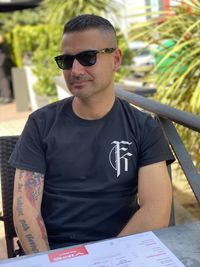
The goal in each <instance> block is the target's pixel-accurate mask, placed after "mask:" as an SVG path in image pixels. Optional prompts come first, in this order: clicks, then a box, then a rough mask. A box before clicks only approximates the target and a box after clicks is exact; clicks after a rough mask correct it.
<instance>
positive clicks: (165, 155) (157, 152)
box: [139, 116, 175, 167]
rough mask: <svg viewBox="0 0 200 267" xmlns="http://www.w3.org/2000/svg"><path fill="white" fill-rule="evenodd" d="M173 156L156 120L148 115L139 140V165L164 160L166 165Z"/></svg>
mask: <svg viewBox="0 0 200 267" xmlns="http://www.w3.org/2000/svg"><path fill="white" fill-rule="evenodd" d="M174 160H175V159H174V156H173V154H172V151H171V149H170V148H169V145H168V142H167V140H166V138H165V136H164V134H163V131H162V129H161V127H160V125H159V124H158V122H157V121H156V120H155V119H153V118H152V117H151V116H148V117H147V119H146V121H145V124H144V128H143V132H142V135H141V141H140V150H139V167H142V166H146V165H149V164H153V163H156V162H160V161H166V163H167V165H169V164H171V163H172V162H173V161H174Z"/></svg>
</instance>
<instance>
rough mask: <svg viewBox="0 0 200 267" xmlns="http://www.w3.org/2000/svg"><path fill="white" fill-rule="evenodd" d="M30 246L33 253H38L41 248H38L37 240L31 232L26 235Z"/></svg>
mask: <svg viewBox="0 0 200 267" xmlns="http://www.w3.org/2000/svg"><path fill="white" fill-rule="evenodd" d="M25 237H26V239H27V241H28V243H29V245H30V247H31V252H33V253H37V252H39V249H38V248H37V246H36V244H35V241H34V237H33V236H32V235H31V234H28V235H25Z"/></svg>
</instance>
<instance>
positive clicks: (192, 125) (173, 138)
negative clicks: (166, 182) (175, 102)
mask: <svg viewBox="0 0 200 267" xmlns="http://www.w3.org/2000/svg"><path fill="white" fill-rule="evenodd" d="M116 95H117V96H118V97H120V98H123V99H125V100H127V101H128V102H129V103H131V104H133V105H135V106H137V107H139V108H141V109H143V110H146V111H148V112H151V113H153V114H155V115H156V116H157V118H158V120H159V122H160V124H161V126H162V128H163V130H164V133H165V135H166V137H167V139H168V142H169V144H170V145H171V148H172V150H173V152H174V154H175V155H176V158H177V160H178V162H179V164H180V166H181V168H182V170H183V172H184V174H185V176H186V178H187V180H188V182H189V184H190V186H191V188H192V191H193V193H194V195H195V196H196V198H197V200H198V202H200V175H199V173H198V171H197V169H196V167H195V166H194V164H193V161H192V159H191V157H190V155H189V153H188V151H187V149H186V148H185V146H184V144H183V142H182V140H181V138H180V136H179V134H178V132H177V130H176V128H175V126H174V124H173V122H176V123H178V124H180V125H183V126H184V127H186V128H189V129H191V130H194V131H196V132H198V133H200V116H197V115H193V114H191V113H189V112H185V111H181V110H178V109H176V108H173V107H169V106H167V105H164V104H161V103H159V102H157V101H155V100H152V99H149V98H146V97H144V96H141V95H138V94H135V93H132V92H128V91H126V90H123V89H120V88H116Z"/></svg>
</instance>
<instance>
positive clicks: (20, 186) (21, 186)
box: [17, 183, 23, 193]
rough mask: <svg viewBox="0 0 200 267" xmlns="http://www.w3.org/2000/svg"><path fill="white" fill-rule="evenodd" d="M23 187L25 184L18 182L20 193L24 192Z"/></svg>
mask: <svg viewBox="0 0 200 267" xmlns="http://www.w3.org/2000/svg"><path fill="white" fill-rule="evenodd" d="M22 188H23V184H22V183H18V187H17V191H18V192H19V193H22Z"/></svg>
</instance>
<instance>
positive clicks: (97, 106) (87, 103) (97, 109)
mask: <svg viewBox="0 0 200 267" xmlns="http://www.w3.org/2000/svg"><path fill="white" fill-rule="evenodd" d="M114 102H115V95H114V94H113V95H111V96H110V97H107V96H105V97H104V98H103V99H100V98H92V99H90V98H87V99H80V98H77V97H74V99H73V103H72V108H73V111H74V113H75V114H76V115H77V116H78V117H80V118H82V119H85V120H97V119H100V118H102V117H104V116H105V115H106V114H107V113H108V112H109V111H110V110H111V108H112V106H113V104H114Z"/></svg>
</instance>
